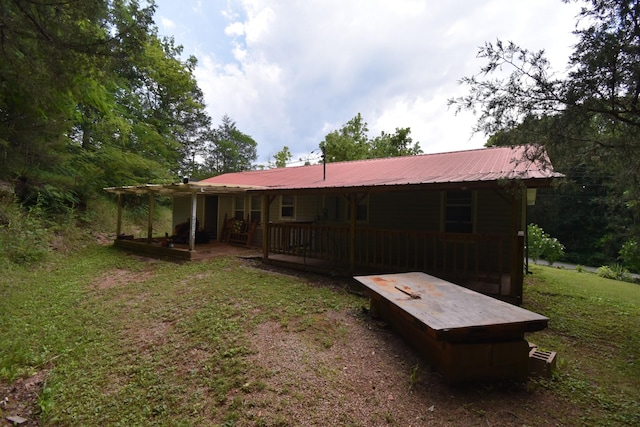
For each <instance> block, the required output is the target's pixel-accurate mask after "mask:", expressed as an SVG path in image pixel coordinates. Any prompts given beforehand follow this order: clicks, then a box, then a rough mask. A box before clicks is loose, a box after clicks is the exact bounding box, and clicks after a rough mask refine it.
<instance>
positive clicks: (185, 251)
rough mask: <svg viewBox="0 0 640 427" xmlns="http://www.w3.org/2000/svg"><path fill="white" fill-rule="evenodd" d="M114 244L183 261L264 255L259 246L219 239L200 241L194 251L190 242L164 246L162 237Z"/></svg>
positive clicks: (129, 249)
mask: <svg viewBox="0 0 640 427" xmlns="http://www.w3.org/2000/svg"><path fill="white" fill-rule="evenodd" d="M114 246H115V247H118V248H122V249H125V250H128V251H131V252H135V253H138V254H141V255H145V256H151V257H157V258H169V259H176V260H183V261H202V260H206V259H210V258H215V257H220V256H227V255H230V256H239V257H245V258H254V257H261V256H262V251H261V250H260V249H259V248H254V247H246V246H236V245H230V244H228V243H225V242H219V241H217V240H212V241H210V242H208V243H198V244H196V246H195V250H193V251H190V250H189V245H188V244H180V243H176V244H174V247H173V248H168V247H163V246H162V239H161V238H154V239H151V243H149V242H148V240H147V239H146V238H142V239H131V240H115V242H114Z"/></svg>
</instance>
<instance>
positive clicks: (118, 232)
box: [116, 193, 122, 239]
mask: <svg viewBox="0 0 640 427" xmlns="http://www.w3.org/2000/svg"><path fill="white" fill-rule="evenodd" d="M121 234H122V193H118V220H117V222H116V239H117V238H118V236H119V235H121Z"/></svg>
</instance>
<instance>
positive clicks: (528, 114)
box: [449, 0, 640, 235]
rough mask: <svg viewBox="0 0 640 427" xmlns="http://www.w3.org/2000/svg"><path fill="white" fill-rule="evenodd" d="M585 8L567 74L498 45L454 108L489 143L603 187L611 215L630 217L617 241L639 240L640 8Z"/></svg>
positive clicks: (596, 3)
mask: <svg viewBox="0 0 640 427" xmlns="http://www.w3.org/2000/svg"><path fill="white" fill-rule="evenodd" d="M565 2H568V1H565ZM582 3H584V7H583V9H582V12H581V13H580V15H579V16H578V27H577V29H576V30H575V34H576V35H577V36H578V39H579V41H578V43H577V44H576V45H575V46H574V51H573V54H572V55H571V57H570V61H569V68H568V70H567V72H566V73H564V74H558V73H554V71H553V69H552V68H551V64H550V63H549V62H548V60H547V59H546V57H545V54H544V51H539V52H533V51H530V50H527V49H524V48H521V47H519V46H517V45H516V44H515V43H512V42H508V43H505V42H503V41H500V40H498V41H497V42H495V43H486V44H485V45H484V46H483V47H482V48H481V49H480V51H479V53H478V56H479V57H480V58H481V59H483V60H484V61H485V65H484V66H483V67H482V68H481V70H480V72H479V73H478V74H476V75H473V76H470V77H465V78H463V79H462V84H463V85H465V86H467V87H468V90H469V92H468V94H467V95H466V96H463V97H459V98H454V99H451V100H450V101H449V102H450V104H452V105H454V106H455V107H456V108H457V109H458V110H464V109H467V110H472V111H476V112H478V113H479V116H478V121H477V125H476V128H475V130H476V131H478V132H483V133H485V134H486V135H493V138H492V141H491V143H494V144H510V145H515V144H522V143H535V144H539V146H540V147H545V148H546V149H547V151H548V152H549V155H550V157H551V158H552V160H553V161H554V163H555V164H556V168H557V169H560V171H563V169H564V170H579V171H580V173H582V174H584V175H587V176H590V177H592V179H593V180H602V183H603V185H606V186H607V190H608V191H607V194H608V196H607V197H608V200H607V205H608V206H609V208H610V210H611V211H618V212H619V211H620V208H622V209H624V210H625V214H624V215H626V216H627V218H626V219H625V220H624V221H622V222H623V223H624V225H623V226H622V227H621V228H620V229H619V230H618V231H617V232H618V233H619V234H626V233H632V234H635V235H639V234H640V229H639V226H638V224H640V221H639V220H640V185H639V184H640V168H639V167H638V164H639V163H640V161H639V160H640V158H639V153H640V103H639V102H640V2H638V1H631V0H584V1H582ZM505 70H508V71H507V73H506V75H505V73H504V72H505ZM509 71H510V72H509ZM560 166H561V167H560ZM619 216H620V214H618V217H619Z"/></svg>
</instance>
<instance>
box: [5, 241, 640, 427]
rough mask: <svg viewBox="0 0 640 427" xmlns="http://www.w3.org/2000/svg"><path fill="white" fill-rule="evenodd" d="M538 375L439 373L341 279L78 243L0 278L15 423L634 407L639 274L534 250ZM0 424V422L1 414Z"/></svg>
mask: <svg viewBox="0 0 640 427" xmlns="http://www.w3.org/2000/svg"><path fill="white" fill-rule="evenodd" d="M533 273H534V274H533V275H531V276H529V277H528V278H527V284H526V285H525V307H526V308H529V309H531V310H533V311H536V312H539V313H541V314H544V315H546V316H548V317H550V319H551V320H550V327H549V328H548V329H547V330H545V331H542V332H538V333H535V334H531V335H530V336H528V337H527V339H529V341H532V342H535V343H536V344H538V345H539V346H540V347H542V348H546V349H549V350H553V351H557V352H558V354H559V363H558V370H557V373H556V375H555V376H554V377H553V378H552V379H550V380H541V379H531V380H529V381H528V382H527V384H473V385H467V386H463V387H451V386H449V385H447V384H446V383H444V382H443V381H442V380H441V378H440V377H439V375H438V374H437V373H435V372H432V371H431V370H430V369H429V364H428V361H426V360H423V359H422V358H420V357H419V356H418V355H417V354H416V353H415V352H414V351H413V350H412V349H411V348H410V347H408V346H407V345H406V344H405V343H404V342H403V341H402V340H401V339H399V338H398V336H397V334H395V333H394V332H393V331H391V330H389V329H388V328H387V327H386V325H385V324H383V323H381V322H379V321H374V320H372V319H370V318H369V317H368V316H367V315H366V314H365V313H364V311H363V307H366V306H367V305H368V303H367V300H366V298H364V297H363V296H362V295H361V294H360V293H359V292H358V290H357V288H355V287H354V284H353V282H352V281H350V280H347V279H339V278H327V277H322V276H313V275H295V274H284V272H282V271H271V270H266V269H264V268H262V266H261V265H260V264H259V263H258V262H256V261H248V260H240V259H237V258H231V257H225V258H218V259H213V260H210V261H206V262H199V263H189V264H176V263H171V262H166V261H155V260H148V259H144V258H138V257H135V256H131V255H128V254H126V253H123V252H120V251H117V250H115V249H113V248H111V247H105V246H92V247H88V248H86V249H83V250H81V251H78V252H75V253H73V254H70V255H66V256H59V257H55V258H54V259H53V260H51V262H48V263H46V264H43V265H41V266H38V267H35V268H28V269H27V268H24V269H23V268H13V269H11V271H8V272H6V274H4V275H2V277H1V278H0V313H1V314H0V316H1V317H0V319H1V322H0V325H1V326H2V327H1V328H0V416H1V418H2V419H3V420H4V419H5V417H7V416H12V415H22V416H23V417H25V418H26V419H27V420H28V421H27V423H26V424H23V425H44V426H46V425H83V426H92V425H96V426H98V425H149V424H153V425H167V426H183V425H184V426H191V425H198V426H200V425H220V426H253V425H259V426H297V425H352V426H377V425H394V426H395V425H398V426H400V425H403V426H404V425H425V424H429V425H478V426H486V425H491V426H496V425H514V426H515V425H518V426H521V425H549V424H553V425H594V426H596V425H638V424H639V423H640V408H639V406H638V403H637V402H638V400H640V391H639V390H640V362H639V358H640V332H639V331H640V324H639V322H640V287H638V286H637V285H633V284H628V283H622V282H615V281H611V280H606V279H601V278H598V277H596V276H594V275H589V274H586V273H577V272H570V271H563V270H558V269H553V268H549V267H541V266H534V267H533ZM0 425H1V422H0Z"/></svg>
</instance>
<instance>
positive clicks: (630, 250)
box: [620, 239, 640, 272]
mask: <svg viewBox="0 0 640 427" xmlns="http://www.w3.org/2000/svg"><path fill="white" fill-rule="evenodd" d="M620 258H622V261H623V265H624V266H625V267H626V268H628V269H629V270H631V271H635V272H640V247H639V246H638V241H637V240H636V239H629V240H627V241H626V242H624V244H623V245H622V249H620Z"/></svg>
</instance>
